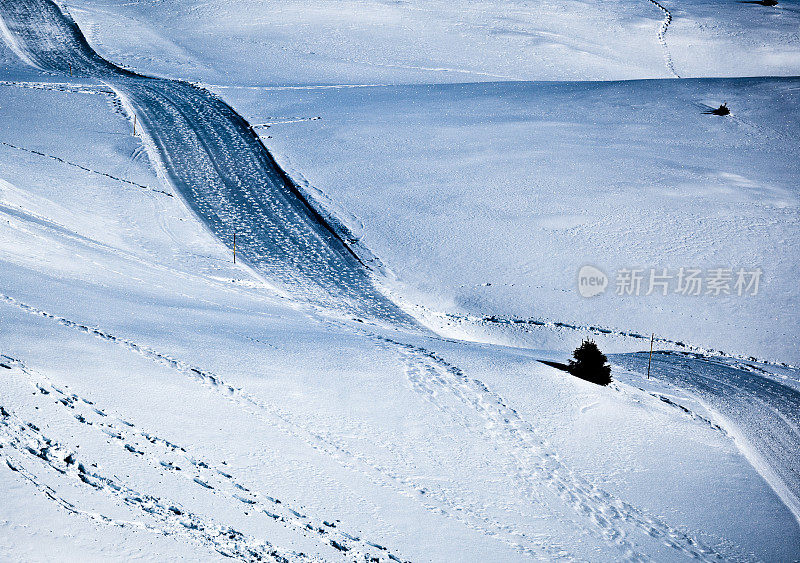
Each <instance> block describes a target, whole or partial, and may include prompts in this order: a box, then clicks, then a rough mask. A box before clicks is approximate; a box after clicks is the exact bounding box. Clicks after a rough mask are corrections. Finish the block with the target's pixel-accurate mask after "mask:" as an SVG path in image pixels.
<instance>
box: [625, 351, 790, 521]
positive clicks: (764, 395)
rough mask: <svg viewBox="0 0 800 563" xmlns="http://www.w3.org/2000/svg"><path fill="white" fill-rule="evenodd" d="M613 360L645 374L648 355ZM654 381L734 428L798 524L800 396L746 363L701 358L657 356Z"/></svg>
mask: <svg viewBox="0 0 800 563" xmlns="http://www.w3.org/2000/svg"><path fill="white" fill-rule="evenodd" d="M609 359H610V360H611V361H613V362H614V363H617V364H620V365H622V366H624V367H626V368H628V369H632V370H635V371H637V372H639V373H645V372H646V371H647V359H648V354H647V353H646V352H637V353H635V354H618V355H614V356H611V357H610V358H609ZM737 363H738V364H740V365H737ZM751 369H752V370H753V371H750V370H751ZM651 377H653V378H654V379H657V380H660V381H664V382H666V383H668V384H671V385H674V386H676V387H679V388H681V389H685V390H686V391H688V392H689V393H691V394H693V395H695V396H696V397H697V398H699V399H700V400H701V401H703V402H704V403H705V404H706V405H707V406H708V407H709V408H710V409H711V410H713V411H716V412H717V413H719V414H721V415H722V416H724V417H725V418H726V419H727V420H728V421H729V423H730V424H732V425H733V426H735V428H736V430H737V431H738V432H739V433H740V434H741V435H742V436H743V437H744V438H745V439H746V440H747V442H749V443H750V445H751V446H752V448H753V449H754V450H756V452H757V454H758V457H760V458H761V463H763V464H765V465H767V466H768V467H769V469H770V470H771V472H772V473H773V475H772V476H770V477H771V478H767V481H768V482H769V483H770V485H771V486H772V488H773V489H774V490H775V492H776V493H777V494H778V495H779V496H780V497H781V499H782V500H783V501H784V504H786V506H787V507H788V508H789V509H790V510H791V511H792V513H793V514H794V516H795V518H796V519H797V521H798V523H800V392H798V391H797V390H796V389H795V388H793V387H791V386H789V385H784V384H782V383H780V382H779V381H776V380H775V379H771V378H769V377H765V376H763V375H761V374H759V373H758V372H757V370H756V368H754V367H753V366H750V365H749V364H747V363H746V362H727V361H726V360H724V359H718V358H712V357H708V356H702V355H699V354H688V353H678V352H653V364H652V369H651ZM751 461H752V460H751ZM765 477H767V476H765ZM776 481H777V482H776Z"/></svg>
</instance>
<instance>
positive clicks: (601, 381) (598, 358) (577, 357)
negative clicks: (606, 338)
mask: <svg viewBox="0 0 800 563" xmlns="http://www.w3.org/2000/svg"><path fill="white" fill-rule="evenodd" d="M607 362H608V358H606V356H605V354H603V353H602V352H601V351H600V348H598V347H597V344H595V343H594V341H593V340H584V341H583V342H581V345H580V346H578V347H577V348H575V351H574V352H572V359H570V361H569V366H568V367H569V372H570V373H571V374H572V375H574V376H575V377H580V378H581V379H585V380H586V381H591V382H592V383H597V384H598V385H608V384H609V383H611V366H610V365H608V363H607Z"/></svg>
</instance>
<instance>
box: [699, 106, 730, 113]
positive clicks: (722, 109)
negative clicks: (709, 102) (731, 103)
mask: <svg viewBox="0 0 800 563" xmlns="http://www.w3.org/2000/svg"><path fill="white" fill-rule="evenodd" d="M703 113H706V114H709V115H730V113H731V110H730V109H728V104H727V103H724V104H722V105H721V106H719V107H718V108H716V109H714V108H709V109H708V111H704V112H703Z"/></svg>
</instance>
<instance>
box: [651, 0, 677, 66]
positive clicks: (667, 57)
mask: <svg viewBox="0 0 800 563" xmlns="http://www.w3.org/2000/svg"><path fill="white" fill-rule="evenodd" d="M648 1H649V2H650V3H651V4H652V5H653V6H655V7H656V8H658V9H659V10H661V11H662V12H663V13H664V20H663V21H662V22H661V25H660V26H659V27H658V42H659V43H661V49H662V50H663V51H664V64H665V65H667V70H669V72H670V73H671V74H672V76H674V77H675V78H680V76H678V73H677V72H676V71H675V64H674V63H673V62H672V55H671V54H670V51H669V46H668V45H667V39H666V35H667V29H669V26H670V24H671V23H672V12H670V11H669V10H668V9H667V8H666V7H664V5H663V4H661V3H660V2H657V0H648Z"/></svg>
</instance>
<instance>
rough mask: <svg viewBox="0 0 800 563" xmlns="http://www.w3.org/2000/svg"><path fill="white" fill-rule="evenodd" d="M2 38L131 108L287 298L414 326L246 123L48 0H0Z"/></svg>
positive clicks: (168, 170)
mask: <svg viewBox="0 0 800 563" xmlns="http://www.w3.org/2000/svg"><path fill="white" fill-rule="evenodd" d="M0 16H1V17H2V21H3V24H2V25H0V33H2V35H3V37H4V39H5V41H6V43H8V44H9V46H10V47H11V48H12V49H13V50H14V51H15V53H17V55H18V56H20V58H22V59H23V60H24V61H25V62H27V63H28V64H30V65H33V66H35V67H37V68H39V69H40V70H42V71H45V72H49V73H57V74H59V75H66V74H72V75H73V76H84V77H88V78H93V79H96V80H99V81H102V82H105V83H107V84H108V85H109V86H110V87H111V88H113V89H114V90H115V91H116V92H117V93H118V94H119V95H120V97H122V98H123V99H124V100H125V101H126V103H127V105H128V106H130V107H131V108H133V111H134V112H135V113H136V116H137V118H138V120H139V122H140V123H141V124H142V125H143V126H144V131H145V135H146V137H147V138H148V139H149V141H150V143H149V144H150V145H151V146H152V147H154V148H155V149H156V150H155V151H154V152H156V153H157V154H151V157H153V158H155V159H156V160H157V162H158V164H159V165H160V167H161V168H162V171H163V172H164V175H165V176H166V177H167V178H168V180H169V182H170V183H171V184H172V185H173V187H174V188H175V190H176V191H177V192H179V193H180V194H181V195H182V196H183V198H184V200H185V201H186V202H187V204H188V205H189V206H190V207H191V209H192V210H193V211H194V212H195V213H196V214H197V215H198V216H199V217H200V219H201V220H202V221H203V222H204V223H205V225H207V227H208V228H209V229H210V230H211V232H212V233H214V234H215V235H216V236H217V237H218V238H219V239H220V240H222V241H224V242H226V243H228V244H230V243H231V242H232V239H233V233H234V231H235V232H236V247H237V253H238V254H239V255H240V256H241V257H242V258H243V259H244V261H245V262H246V263H247V264H248V265H250V266H251V267H252V268H254V269H255V270H256V271H257V272H259V273H260V274H262V275H264V276H265V277H266V278H267V279H269V280H270V281H271V282H273V283H276V285H278V286H279V287H281V288H282V289H284V290H285V291H287V292H288V293H289V294H290V295H292V297H294V298H296V299H298V300H302V301H308V302H311V303H314V304H317V305H321V306H323V307H326V308H332V309H338V310H340V311H344V312H347V313H349V314H356V315H361V316H366V317H369V318H374V319H380V320H382V321H384V322H390V323H397V324H402V325H409V326H410V325H414V324H416V323H415V322H414V321H413V320H412V319H411V317H409V316H407V315H406V314H405V313H403V312H401V311H400V310H399V309H398V308H397V307H396V306H395V305H394V303H392V302H391V301H390V300H389V299H387V298H386V297H385V296H384V295H383V294H382V293H381V292H380V291H378V289H377V288H376V287H375V285H374V283H373V280H372V278H371V275H370V272H369V268H368V267H367V266H366V264H365V261H363V260H362V259H361V258H360V257H359V256H358V255H357V254H356V252H355V251H354V250H353V249H352V247H351V246H350V244H349V243H348V241H347V240H346V239H347V238H348V236H347V233H342V232H340V231H341V229H337V228H335V227H333V226H332V225H331V222H329V221H328V220H327V219H326V218H325V217H324V216H323V215H322V214H321V213H320V212H319V211H318V210H317V209H315V208H314V207H313V205H312V204H311V203H310V202H309V201H308V200H307V199H306V198H305V197H304V195H303V194H302V193H301V192H300V191H299V190H298V188H297V186H296V185H295V184H294V183H293V182H292V180H291V179H290V178H289V177H288V176H287V175H286V173H285V172H284V171H283V170H282V169H281V168H280V167H279V166H278V165H277V164H276V163H275V160H274V159H273V158H272V156H271V155H270V153H269V152H268V151H267V149H266V148H265V147H264V146H263V145H262V143H261V141H260V140H259V138H258V136H257V135H256V133H255V132H254V131H253V130H252V128H251V127H250V125H249V124H248V123H247V122H246V121H245V120H244V119H243V118H242V117H241V116H239V115H238V114H237V113H236V112H235V111H234V110H233V109H232V108H231V107H230V106H229V105H227V104H226V103H225V102H223V101H222V100H220V99H219V98H218V97H216V96H214V95H213V94H212V93H210V92H208V91H207V90H204V89H202V88H199V87H196V86H193V85H191V84H188V83H186V82H181V81H178V80H167V79H159V78H151V77H147V76H143V75H139V74H136V73H133V72H130V71H127V70H124V69H121V68H119V67H117V66H115V65H113V64H112V63H110V62H108V61H106V60H105V59H103V58H102V57H100V56H99V55H98V54H97V53H96V52H95V51H94V50H93V49H92V48H91V46H90V45H89V44H88V42H87V41H86V39H85V37H84V36H83V34H82V33H81V31H80V29H79V28H78V26H77V24H76V23H75V22H74V21H73V20H72V18H71V17H70V16H69V15H68V14H67V13H65V12H63V11H62V10H61V9H60V8H59V7H58V6H57V5H56V4H54V3H53V2H51V1H50V0H0Z"/></svg>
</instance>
